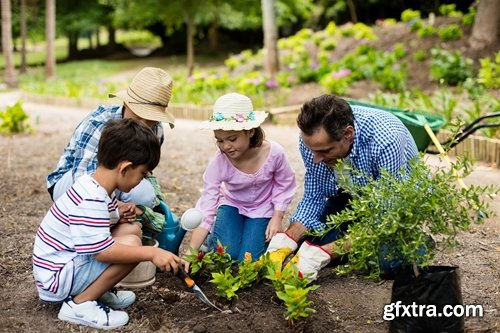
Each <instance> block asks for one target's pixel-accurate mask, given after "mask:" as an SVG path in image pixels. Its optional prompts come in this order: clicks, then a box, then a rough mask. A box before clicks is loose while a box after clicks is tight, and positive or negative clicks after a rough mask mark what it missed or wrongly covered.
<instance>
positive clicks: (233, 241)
mask: <svg viewBox="0 0 500 333" xmlns="http://www.w3.org/2000/svg"><path fill="white" fill-rule="evenodd" d="M269 220H270V218H267V217H262V218H249V217H247V216H244V215H241V214H240V213H239V212H238V209H237V208H235V207H233V206H229V205H221V206H220V207H219V209H218V210H217V216H216V218H215V226H214V231H213V233H212V235H211V237H209V240H208V245H209V247H210V249H212V250H215V249H216V248H217V240H218V241H219V242H220V243H221V244H222V246H224V247H226V246H227V253H229V255H231V258H232V259H235V260H239V261H243V260H244V259H245V252H250V254H251V255H252V260H254V261H255V260H257V259H258V258H259V257H260V256H261V255H262V254H263V253H264V251H265V249H266V228H267V224H268V223H269Z"/></svg>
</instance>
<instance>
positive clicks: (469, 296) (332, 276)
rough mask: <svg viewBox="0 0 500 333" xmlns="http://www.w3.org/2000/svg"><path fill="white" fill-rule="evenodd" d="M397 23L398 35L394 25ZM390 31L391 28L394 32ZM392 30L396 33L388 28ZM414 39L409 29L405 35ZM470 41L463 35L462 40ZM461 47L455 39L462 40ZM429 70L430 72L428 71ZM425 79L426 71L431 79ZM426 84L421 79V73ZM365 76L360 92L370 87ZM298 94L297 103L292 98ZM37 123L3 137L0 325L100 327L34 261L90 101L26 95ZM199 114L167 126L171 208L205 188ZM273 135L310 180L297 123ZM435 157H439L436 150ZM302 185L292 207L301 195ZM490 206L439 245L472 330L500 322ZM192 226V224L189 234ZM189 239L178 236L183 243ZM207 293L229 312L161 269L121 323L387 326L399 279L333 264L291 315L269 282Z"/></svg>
mask: <svg viewBox="0 0 500 333" xmlns="http://www.w3.org/2000/svg"><path fill="white" fill-rule="evenodd" d="M397 32H398V30H394V32H393V37H394V38H393V39H392V40H393V41H394V40H396V39H397V38H396V37H397V36H399V35H396V33H397ZM387 35H389V33H388V34H387ZM386 38H388V40H391V39H390V36H386ZM405 38H407V40H408V37H405ZM464 45H465V44H464ZM455 47H458V46H457V45H455ZM426 80H427V78H426ZM426 82H427V81H426ZM421 84H422V85H425V84H427V83H425V82H424V81H421ZM367 89H369V87H367V86H360V88H359V91H360V94H361V92H362V91H364V94H366V93H367V91H368V90H367ZM296 92H297V93H294V94H292V95H293V96H294V98H295V101H294V102H299V103H300V102H303V101H304V99H306V98H309V97H312V96H316V95H318V94H319V93H321V92H320V91H319V90H318V89H317V87H313V86H311V85H308V86H306V87H303V89H297V91H296ZM18 98H19V94H18V93H16V92H14V93H10V94H2V95H1V96H0V104H1V105H0V107H1V108H3V107H4V106H5V105H6V104H7V103H11V102H14V101H16V100H17V99H18ZM288 104H293V103H288ZM24 108H25V110H26V112H27V113H28V114H29V115H30V121H31V123H32V126H33V128H34V129H35V131H34V133H31V134H22V135H15V136H13V137H5V136H2V137H0V154H1V156H2V157H3V159H1V160H0V179H1V181H0V220H1V223H0V235H2V242H0V277H1V279H2V281H3V282H2V283H1V284H0V298H1V299H2V302H1V303H0V332H61V331H62V332H95V331H96V330H95V329H90V328H87V327H83V326H75V325H70V324H68V323H65V322H62V321H59V320H58V319H57V313H58V311H59V306H57V305H46V304H42V303H40V302H39V299H38V296H37V293H36V290H35V286H34V281H33V276H32V266H31V255H32V247H33V241H34V235H35V232H36V229H37V227H38V225H39V223H40V221H41V219H42V218H43V216H44V215H45V213H46V211H47V209H48V208H49V206H50V204H51V201H50V198H49V195H48V193H47V191H46V185H45V178H46V175H47V174H48V173H49V172H50V171H52V170H53V168H54V167H55V164H56V162H57V160H58V158H59V156H60V154H61V152H62V150H63V148H64V146H65V145H66V142H67V140H68V138H69V136H70V135H71V132H72V130H73V128H74V127H75V126H76V124H77V123H78V122H79V121H80V120H81V119H82V118H83V117H84V116H85V115H86V114H87V113H88V112H89V111H90V110H88V109H77V108H71V107H64V106H54V105H52V106H48V105H39V104H33V103H24ZM198 126H199V123H198V122H196V121H190V120H182V119H180V120H178V121H177V126H176V127H175V129H174V130H172V131H167V133H166V142H165V144H164V145H163V148H162V160H161V162H160V165H159V166H158V168H157V169H156V170H155V175H156V176H157V177H158V178H159V180H160V182H161V186H162V189H163V191H164V192H166V196H167V203H168V204H169V206H170V207H171V209H172V210H173V211H174V212H175V213H176V214H177V215H181V214H182V212H184V211H185V210H186V209H188V208H190V207H192V206H194V204H195V203H196V200H197V199H198V197H199V195H200V190H201V188H202V179H201V175H202V173H203V170H204V167H205V165H206V164H207V162H208V161H209V159H210V158H211V156H212V155H213V153H214V152H215V144H214V140H213V135H212V134H211V133H209V132H207V131H200V130H198ZM264 130H265V132H266V134H267V137H268V138H269V139H272V140H275V141H277V142H279V143H280V144H282V145H283V146H284V148H285V149H286V151H287V153H288V156H289V159H290V161H291V163H292V166H293V167H294V169H295V171H296V175H297V180H298V184H302V183H303V178H304V167H303V164H302V162H301V158H300V154H299V152H298V149H297V137H298V131H297V129H296V128H295V127H294V126H283V125H282V126H277V125H271V124H266V125H265V126H264ZM428 161H429V163H431V164H436V163H440V162H439V161H438V160H437V159H436V158H435V157H434V156H429V159H428ZM465 181H466V183H467V184H475V185H486V184H496V185H497V186H498V185H500V171H499V170H498V169H495V168H491V167H489V166H487V165H482V164H477V165H476V169H475V171H474V172H473V173H472V175H470V176H469V177H468V178H467V179H465ZM302 191H303V188H302V187H299V189H298V192H297V194H296V197H295V199H294V201H293V202H292V204H291V207H290V210H289V213H290V212H292V211H293V210H294V209H295V207H296V205H297V202H298V201H299V199H300V197H301V194H302ZM492 207H493V209H494V211H495V212H496V214H497V216H496V217H492V218H490V219H488V220H487V221H486V223H485V224H483V225H478V226H476V225H474V226H472V227H471V228H470V230H469V232H464V233H460V234H459V237H458V240H459V242H460V243H459V245H458V247H457V248H455V249H454V250H453V251H441V252H439V253H438V255H437V257H436V259H435V264H436V265H453V266H458V267H460V271H461V279H462V294H463V301H464V304H480V305H482V306H483V307H484V316H483V317H482V318H473V317H469V318H466V320H465V324H466V331H468V332H500V314H499V311H500V271H499V267H500V237H499V234H500V223H499V222H500V217H498V215H500V200H498V198H496V199H495V200H494V201H493V202H492ZM188 236H189V234H188ZM184 246H185V243H183V244H182V245H181V250H182V249H183V248H184ZM198 283H199V285H200V287H201V288H202V289H203V291H204V292H205V294H206V295H207V297H208V298H209V299H210V300H212V301H213V302H214V303H215V304H216V305H217V306H219V307H221V308H223V309H224V310H226V311H224V312H222V313H221V312H218V311H217V310H213V309H212V308H210V307H208V306H206V305H205V304H203V303H201V302H200V301H199V300H198V299H197V298H196V297H195V296H194V294H193V293H191V292H190V291H189V290H187V289H186V288H185V287H184V286H183V285H182V284H181V282H180V281H179V280H178V279H177V278H175V277H172V276H171V274H169V273H157V274H156V282H155V283H154V285H152V286H150V287H146V288H142V289H136V290H135V291H136V293H137V296H138V297H137V301H136V302H135V303H134V304H133V305H132V306H130V307H129V308H128V309H127V311H128V313H129V316H130V321H129V323H128V324H127V325H126V326H124V327H123V328H121V329H119V330H117V331H119V332H186V333H187V332H200V333H202V332H218V333H219V332H235V333H245V332H252V333H257V332H300V331H303V332H386V331H387V330H388V327H389V324H388V322H386V321H384V320H383V319H382V314H383V307H384V305H385V304H388V303H390V294H391V287H392V281H390V280H387V281H385V280H383V281H372V280H368V279H366V278H365V277H364V276H362V275H354V276H349V277H346V276H338V275H337V274H336V273H335V272H334V271H332V270H331V269H329V268H326V269H324V270H322V272H321V273H320V275H319V279H318V280H317V281H316V283H317V284H319V285H320V288H319V289H317V290H316V291H314V292H312V293H311V294H310V298H311V300H312V302H313V304H312V307H313V308H314V309H315V310H316V313H313V314H311V315H310V316H309V317H308V318H307V319H305V320H304V321H301V322H297V323H294V324H293V325H290V324H289V323H288V322H287V321H286V320H285V318H284V313H285V311H284V310H285V309H284V306H283V304H282V303H281V301H280V300H279V299H278V298H277V297H276V295H275V293H274V291H273V289H272V287H270V286H269V285H266V284H265V283H259V284H257V285H254V286H253V287H252V288H251V289H248V290H245V291H243V292H241V293H240V294H239V298H238V299H237V301H236V302H235V303H233V304H230V303H228V302H227V301H224V300H223V299H221V298H220V297H219V296H217V295H216V289H215V287H214V286H213V285H212V284H210V283H209V282H203V281H198Z"/></svg>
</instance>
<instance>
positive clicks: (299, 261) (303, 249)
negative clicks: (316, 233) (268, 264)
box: [287, 241, 331, 281]
mask: <svg viewBox="0 0 500 333" xmlns="http://www.w3.org/2000/svg"><path fill="white" fill-rule="evenodd" d="M330 261H331V255H330V253H328V252H327V251H326V250H325V249H323V248H322V247H321V246H319V245H314V244H311V243H309V242H308V241H305V242H304V243H302V245H301V246H300V249H299V251H297V254H296V255H295V256H294V257H293V258H292V260H290V262H289V263H288V264H287V266H288V265H291V264H295V265H296V266H297V268H298V269H299V272H301V273H302V275H304V277H307V278H308V279H309V280H310V281H314V280H316V278H317V277H318V273H319V271H320V270H321V269H322V268H323V267H325V266H326V265H328V263H329V262H330Z"/></svg>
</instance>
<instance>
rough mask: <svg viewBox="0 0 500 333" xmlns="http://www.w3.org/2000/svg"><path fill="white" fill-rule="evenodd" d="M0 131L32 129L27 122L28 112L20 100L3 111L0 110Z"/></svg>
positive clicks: (10, 132)
mask: <svg viewBox="0 0 500 333" xmlns="http://www.w3.org/2000/svg"><path fill="white" fill-rule="evenodd" d="M0 120H1V123H0V132H1V133H6V134H16V133H24V132H29V131H31V130H32V128H31V126H30V125H28V124H27V121H28V120H29V116H28V114H26V112H25V111H24V108H23V106H22V104H21V102H20V101H18V102H16V104H14V105H12V106H8V107H7V108H6V109H5V110H4V111H0Z"/></svg>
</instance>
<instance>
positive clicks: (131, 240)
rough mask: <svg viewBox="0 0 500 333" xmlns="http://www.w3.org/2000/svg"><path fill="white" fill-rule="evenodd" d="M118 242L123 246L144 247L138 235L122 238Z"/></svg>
mask: <svg viewBox="0 0 500 333" xmlns="http://www.w3.org/2000/svg"><path fill="white" fill-rule="evenodd" d="M117 241H118V242H119V243H120V244H123V245H129V246H141V245H142V238H141V237H139V236H137V235H125V236H121V237H120V238H119V239H117Z"/></svg>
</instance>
